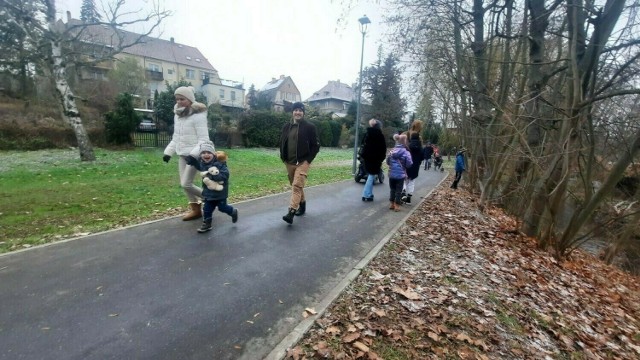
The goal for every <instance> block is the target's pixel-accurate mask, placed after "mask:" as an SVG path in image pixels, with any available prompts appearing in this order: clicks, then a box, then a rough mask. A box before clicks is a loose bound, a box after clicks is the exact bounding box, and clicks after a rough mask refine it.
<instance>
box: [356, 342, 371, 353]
mask: <svg viewBox="0 0 640 360" xmlns="http://www.w3.org/2000/svg"><path fill="white" fill-rule="evenodd" d="M353 346H354V347H355V348H357V349H358V350H362V351H364V352H365V353H367V352H369V347H368V346H367V345H365V344H363V343H361V342H360V341H356V342H354V343H353Z"/></svg>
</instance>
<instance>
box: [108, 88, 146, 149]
mask: <svg viewBox="0 0 640 360" xmlns="http://www.w3.org/2000/svg"><path fill="white" fill-rule="evenodd" d="M104 117H105V124H104V130H105V135H106V138H107V142H109V143H110V144H115V145H124V144H133V139H132V138H131V133H132V132H133V131H134V130H135V129H136V126H138V123H139V122H140V116H139V115H138V114H137V113H136V112H135V110H133V96H131V94H127V93H123V94H120V95H118V100H117V103H116V109H115V110H114V111H110V112H108V113H106V114H105V115H104Z"/></svg>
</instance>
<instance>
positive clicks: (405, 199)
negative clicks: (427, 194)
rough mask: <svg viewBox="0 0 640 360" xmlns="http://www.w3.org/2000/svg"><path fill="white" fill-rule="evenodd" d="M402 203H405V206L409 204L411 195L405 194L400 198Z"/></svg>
mask: <svg viewBox="0 0 640 360" xmlns="http://www.w3.org/2000/svg"><path fill="white" fill-rule="evenodd" d="M402 201H403V202H405V203H407V204H411V195H409V194H407V195H405V196H403V197H402Z"/></svg>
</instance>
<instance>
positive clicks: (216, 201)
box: [187, 143, 238, 233]
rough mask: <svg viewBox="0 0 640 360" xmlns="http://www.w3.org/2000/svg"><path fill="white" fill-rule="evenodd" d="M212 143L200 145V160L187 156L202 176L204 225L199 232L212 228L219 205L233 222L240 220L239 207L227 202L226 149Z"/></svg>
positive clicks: (227, 169) (189, 162) (227, 173)
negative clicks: (214, 213)
mask: <svg viewBox="0 0 640 360" xmlns="http://www.w3.org/2000/svg"><path fill="white" fill-rule="evenodd" d="M214 151H215V150H214V148H213V145H212V144H208V143H204V144H202V145H200V160H199V161H198V160H197V159H195V158H193V157H188V158H187V163H188V164H189V165H191V166H193V167H195V168H196V169H198V170H199V171H201V173H200V175H201V176H202V200H203V202H204V208H203V209H202V226H201V227H200V228H199V229H198V232H199V233H204V232H207V231H210V230H211V228H212V227H211V223H212V221H213V211H214V210H215V208H216V207H217V208H218V210H220V211H221V212H223V213H225V214H227V215H229V216H231V222H233V223H235V222H237V221H238V209H234V208H233V206H231V205H229V204H227V197H229V168H228V167H227V154H226V153H225V152H224V151H215V152H214Z"/></svg>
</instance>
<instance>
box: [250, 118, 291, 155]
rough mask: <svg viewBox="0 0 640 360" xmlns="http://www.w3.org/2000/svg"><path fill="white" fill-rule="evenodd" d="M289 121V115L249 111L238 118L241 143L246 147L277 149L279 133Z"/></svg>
mask: <svg viewBox="0 0 640 360" xmlns="http://www.w3.org/2000/svg"><path fill="white" fill-rule="evenodd" d="M290 120H291V114H288V113H276V112H271V111H264V110H259V111H249V112H246V113H245V114H243V115H242V117H241V118H240V129H241V130H242V135H243V143H244V146H246V147H256V146H265V147H278V145H279V142H280V132H281V130H282V127H283V126H284V124H286V123H287V122H288V121H290Z"/></svg>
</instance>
